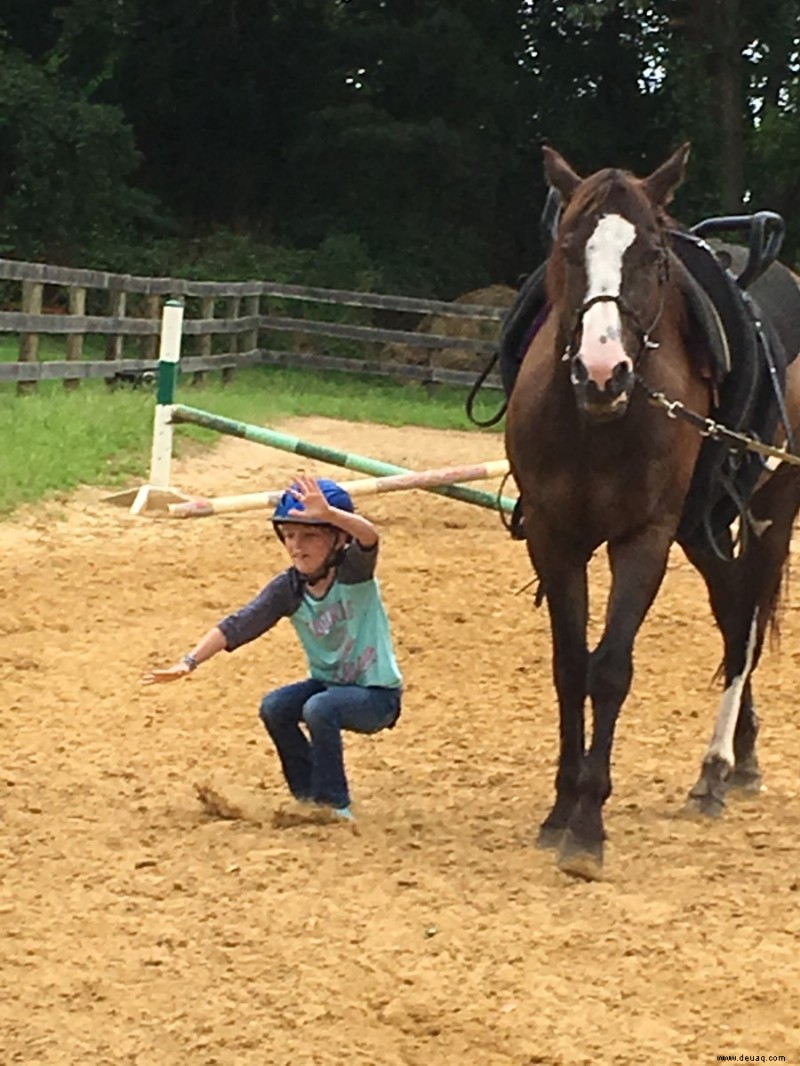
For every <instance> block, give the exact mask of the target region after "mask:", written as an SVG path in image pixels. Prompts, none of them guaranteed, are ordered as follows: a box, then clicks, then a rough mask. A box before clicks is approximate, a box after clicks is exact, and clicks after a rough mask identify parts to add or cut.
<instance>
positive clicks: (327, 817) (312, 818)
mask: <svg viewBox="0 0 800 1066" xmlns="http://www.w3.org/2000/svg"><path fill="white" fill-rule="evenodd" d="M272 824H273V826H275V828H276V829H288V828H290V827H292V826H299V825H345V826H347V827H348V828H349V829H350V831H351V832H352V833H353V834H354V835H355V836H358V835H359V830H358V823H357V822H356V818H355V815H354V814H353V812H352V810H351V809H350V808H349V807H328V806H326V805H324V804H321V803H311V802H309V801H308V800H305V801H302V802H299V801H297V800H296V801H295V802H294V803H293V804H291V805H290V806H284V807H281V808H279V809H278V810H277V811H275V813H274V814H273V816H272Z"/></svg>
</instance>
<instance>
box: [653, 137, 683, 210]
mask: <svg viewBox="0 0 800 1066" xmlns="http://www.w3.org/2000/svg"><path fill="white" fill-rule="evenodd" d="M691 148H692V146H691V144H690V143H689V142H688V141H687V142H686V144H682V145H681V146H680V148H679V149H678V150H677V151H676V152H673V153H672V155H671V156H670V157H669V159H668V160H667V161H666V163H662V164H661V166H660V167H659V168H658V170H654V171H653V173H652V174H651V175H650V177H649V178H645V179H644V183H643V184H644V188H645V192H646V193H647V195H648V196H649V197H650V199H651V201H652V202H653V203H654V204H656V205H657V206H658V207H666V206H667V204H668V203H669V202H670V200H671V199H672V197H673V196H674V195H675V190H676V189H677V188H678V186H679V185H680V183H681V182H682V181H683V176H684V174H685V172H686V164H687V162H688V160H689V152H690V151H691Z"/></svg>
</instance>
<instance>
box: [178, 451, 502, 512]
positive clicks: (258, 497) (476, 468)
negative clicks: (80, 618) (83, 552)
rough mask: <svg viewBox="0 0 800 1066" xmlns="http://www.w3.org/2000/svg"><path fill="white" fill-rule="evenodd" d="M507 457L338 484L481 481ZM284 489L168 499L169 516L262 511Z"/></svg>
mask: <svg viewBox="0 0 800 1066" xmlns="http://www.w3.org/2000/svg"><path fill="white" fill-rule="evenodd" d="M508 469H509V467H508V460H507V459H497V460H492V461H490V462H487V463H473V464H471V465H470V466H448V467H441V468H440V469H438V470H420V471H418V472H416V471H413V472H410V473H408V474H389V475H388V476H386V477H368V478H361V479H360V480H358V481H343V482H342V486H343V487H344V488H346V489H347V491H348V492H349V493H350V495H351V496H378V495H380V494H382V493H385V492H404V491H407V490H408V489H426V490H430V489H432V488H435V487H438V486H440V485H456V484H461V483H462V482H464V481H481V480H483V479H484V478H491V477H503V476H504V475H505V474H507V473H508ZM284 492H285V489H276V490H274V491H271V492H247V493H242V494H240V495H238V496H215V497H213V498H211V499H206V498H204V497H197V498H196V499H193V500H187V501H186V503H171V504H170V505H169V507H168V508H167V509H168V511H169V514H170V517H171V518H206V517H209V516H211V515H219V514H235V513H241V512H242V511H262V510H265V509H267V508H271V507H274V506H275V504H276V503H277V502H278V501H279V500H280V499H281V497H282V496H283V494H284Z"/></svg>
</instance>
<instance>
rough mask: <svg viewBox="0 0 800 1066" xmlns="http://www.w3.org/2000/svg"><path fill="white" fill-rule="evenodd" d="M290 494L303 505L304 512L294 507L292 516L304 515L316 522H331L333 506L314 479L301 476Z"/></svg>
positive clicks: (290, 490)
mask: <svg viewBox="0 0 800 1066" xmlns="http://www.w3.org/2000/svg"><path fill="white" fill-rule="evenodd" d="M289 492H291V494H292V495H293V496H294V498H295V499H296V500H299V501H300V503H302V505H303V509H302V511H301V510H300V509H299V508H296V507H293V508H292V510H291V511H290V512H289V514H290V515H302V516H303V517H306V518H310V519H312V520H313V521H315V522H330V517H331V510H332V508H331V505H330V504H329V503H328V501H327V500H326V499H325V497H324V496H323V494H322V490H321V489H320V487H319V485H318V484H317V482H316V480H315V479H314V478H313V477H306V476H305V475H303V474H299V475H298V476H297V478H296V479H295V482H294V484H293V485H292V486H291V488H290V489H289Z"/></svg>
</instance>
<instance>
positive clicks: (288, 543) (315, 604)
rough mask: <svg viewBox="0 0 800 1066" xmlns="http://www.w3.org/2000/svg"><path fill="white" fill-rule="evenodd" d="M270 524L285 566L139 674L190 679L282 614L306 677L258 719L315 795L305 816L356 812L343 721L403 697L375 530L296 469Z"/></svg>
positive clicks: (380, 720)
mask: <svg viewBox="0 0 800 1066" xmlns="http://www.w3.org/2000/svg"><path fill="white" fill-rule="evenodd" d="M272 524H273V527H274V529H275V532H276V534H277V535H278V537H279V538H280V540H281V542H282V543H283V545H284V547H285V548H286V550H287V552H288V554H289V558H290V559H291V563H292V565H291V566H290V567H289V569H288V570H284V571H283V573H281V574H279V575H278V576H277V577H275V578H273V579H272V581H270V582H269V584H268V585H267V586H266V587H265V588H263V589H262V590H261V592H259V594H258V595H257V596H256V597H255V599H254V600H252V601H251V602H250V603H248V604H247V605H246V606H244V607H242V608H240V610H238V611H235V612H234V613H233V614H230V615H228V616H227V617H226V618H223V620H222V621H221V622H220V623H219V624H218V625H216V626H214V628H213V629H210V630H209V631H208V633H206V635H205V636H204V637H203V638H202V639H201V640H200V642H199V643H198V644H197V645H196V646H195V647H194V648H193V649H192V651H191V652H190V653H189V654H188V655H184V656H183V658H182V659H181V661H180V662H179V663H176V664H175V665H174V666H171V667H169V668H168V669H166V670H154V671H152V672H151V673H148V674H145V675H144V678H143V681H144V683H145V684H158V683H161V682H166V681H175V680H177V679H178V678H181V677H185V676H186V675H187V674H189V673H191V671H193V670H195V669H196V668H197V667H198V666H199V665H200V664H201V663H204V662H206V661H207V660H208V659H210V658H211V657H212V656H213V655H216V654H217V652H219V651H223V650H225V651H233V650H234V649H235V648H238V647H240V646H241V645H242V644H247V643H248V642H249V641H251V640H255V638H256V637H260V636H261V634H262V633H266V632H267V630H268V629H271V628H272V627H273V626H274V625H275V624H276V622H278V621H279V620H280V619H281V618H289V619H290V621H291V623H292V625H293V626H294V628H295V631H296V632H297V635H298V636H299V638H300V641H301V643H302V645H303V649H304V651H305V653H306V657H307V659H308V665H309V677H308V678H306V680H305V681H298V682H295V683H294V684H290V685H286V686H284V687H282V688H278V689H275V691H274V692H270V693H268V694H267V695H266V696H265V697H264V699H263V701H262V703H261V709H260V715H261V719H262V721H263V723H264V725H265V727H266V729H267V732H268V733H269V735H270V737H271V738H272V740H273V742H274V744H275V747H276V748H277V751H278V757H279V758H280V762H281V767H282V769H283V774H284V777H285V778H286V782H287V784H288V786H289V790H290V791H291V793H292V795H293V796H294V797H295V798H296V799H297V800H300V801H301V802H303V803H308V804H316V805H317V807H316V808H312V807H309V811H311V812H314V814H312V819H311V820H326V821H327V820H340V819H345V820H348V821H350V822H354V817H353V813H352V811H351V809H350V792H349V789H348V785H347V778H346V775H345V769H344V759H343V754H342V737H341V731H342V730H343V729H346V730H350V731H351V732H354V733H377V732H378V731H379V730H381V729H387V728H388V729H391V728H392V726H394V724H395V723H396V721H397V719H398V716H399V714H400V701H401V695H402V677H401V675H400V671H399V669H398V666H397V661H396V659H395V654H394V648H393V645H392V638H391V634H390V631H389V621H388V619H387V617H386V611H385V609H384V606H383V601H382V600H381V594H380V589H379V586H378V582H377V580H376V578H375V576H374V574H375V563H376V560H377V554H378V531H377V530H376V528H375V526H374V525H373V524H372V523H371V522H370V521H369V520H368V519H366V518H364V517H363V516H362V515H358V514H356V513H355V508H354V507H353V501H352V499H351V498H350V495H349V493H348V492H347V491H346V490H345V489H344V488H342V486H341V485H338V484H337V483H336V482H335V481H329V480H328V479H326V478H320V479H319V480H318V481H317V480H315V479H314V478H310V477H302V476H301V477H298V478H297V481H296V482H295V483H294V484H293V485H292V487H291V488H289V489H288V490H287V491H286V492H285V493H284V494H283V496H282V497H281V499H280V501H279V503H278V505H277V507H276V508H275V511H274V513H273V515H272ZM301 722H303V723H304V724H305V726H306V728H307V730H308V737H306V735H305V733H304V732H303V731H302V730H301V728H300V723H301ZM320 815H321V816H322V818H321V819H320V818H319V816H320Z"/></svg>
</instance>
